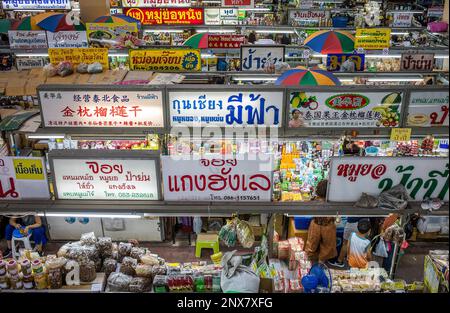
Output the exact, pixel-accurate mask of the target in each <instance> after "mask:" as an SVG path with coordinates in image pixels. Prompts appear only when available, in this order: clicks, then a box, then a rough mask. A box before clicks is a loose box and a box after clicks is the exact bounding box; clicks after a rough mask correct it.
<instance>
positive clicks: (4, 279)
mask: <svg viewBox="0 0 450 313" xmlns="http://www.w3.org/2000/svg"><path fill="white" fill-rule="evenodd" d="M0 289H9V279H8V276H6V275H2V276H0Z"/></svg>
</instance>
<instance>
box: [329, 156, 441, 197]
mask: <svg viewBox="0 0 450 313" xmlns="http://www.w3.org/2000/svg"><path fill="white" fill-rule="evenodd" d="M329 175H330V179H329V185H328V197H327V199H328V201H337V202H354V201H358V200H359V198H360V197H361V193H363V192H365V193H368V194H371V195H378V194H379V193H381V192H382V191H385V190H388V189H391V188H392V187H394V186H396V185H398V184H402V185H404V186H405V187H406V189H407V191H408V193H409V196H410V197H411V198H412V199H413V200H414V201H422V200H423V199H424V198H427V197H428V198H436V197H437V198H440V199H441V200H444V201H448V192H449V188H448V182H449V180H448V175H449V164H448V159H447V158H432V159H429V158H427V157H423V158H414V157H352V158H336V157H333V158H332V159H331V169H330V174H329Z"/></svg>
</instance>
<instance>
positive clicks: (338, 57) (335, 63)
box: [305, 50, 365, 72]
mask: <svg viewBox="0 0 450 313" xmlns="http://www.w3.org/2000/svg"><path fill="white" fill-rule="evenodd" d="M305 51H308V50H305ZM349 59H350V61H352V62H353V63H355V71H357V72H360V71H364V61H365V57H364V54H338V53H333V54H328V55H327V70H328V71H330V72H335V71H340V70H341V65H342V64H343V63H344V62H345V61H347V60H349Z"/></svg>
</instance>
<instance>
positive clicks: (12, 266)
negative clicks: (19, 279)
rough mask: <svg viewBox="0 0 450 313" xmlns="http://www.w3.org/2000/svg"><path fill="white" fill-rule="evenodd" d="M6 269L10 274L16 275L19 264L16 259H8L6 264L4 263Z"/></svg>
mask: <svg viewBox="0 0 450 313" xmlns="http://www.w3.org/2000/svg"><path fill="white" fill-rule="evenodd" d="M6 269H7V271H8V274H9V275H10V276H12V275H17V273H18V272H19V266H18V264H17V262H16V260H10V261H9V262H8V263H7V264H6Z"/></svg>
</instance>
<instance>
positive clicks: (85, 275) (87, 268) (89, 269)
mask: <svg viewBox="0 0 450 313" xmlns="http://www.w3.org/2000/svg"><path fill="white" fill-rule="evenodd" d="M96 278H97V272H96V269H95V263H94V262H93V261H90V260H87V259H84V260H82V261H81V262H80V281H81V282H83V283H90V282H92V281H94V280H95V279H96Z"/></svg>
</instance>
